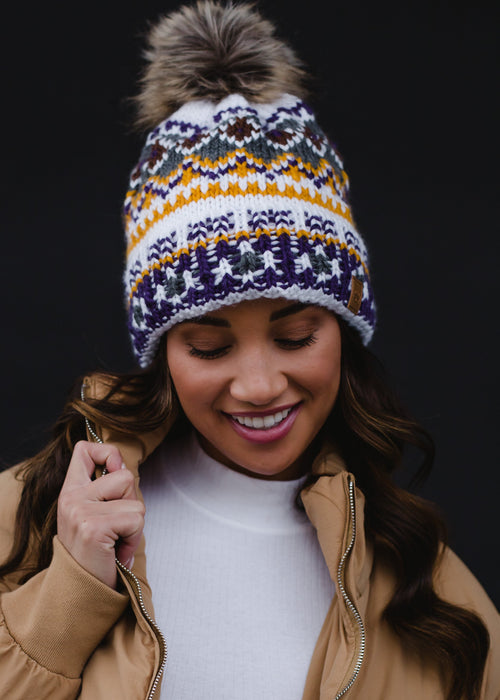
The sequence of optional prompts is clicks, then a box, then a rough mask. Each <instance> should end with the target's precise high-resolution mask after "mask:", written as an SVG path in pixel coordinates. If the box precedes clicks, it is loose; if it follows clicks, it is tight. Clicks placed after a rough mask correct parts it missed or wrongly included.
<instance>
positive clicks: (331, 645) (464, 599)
mask: <svg viewBox="0 0 500 700" xmlns="http://www.w3.org/2000/svg"><path fill="white" fill-rule="evenodd" d="M164 436H165V431H161V430H159V431H157V432H156V433H154V434H150V435H147V436H146V437H145V438H144V439H143V440H137V441H130V442H126V443H125V442H120V443H117V442H116V441H114V442H115V444H117V446H118V447H119V449H120V450H121V452H122V456H123V458H124V461H125V463H126V465H127V467H128V468H129V469H130V470H132V471H133V473H134V474H135V475H136V478H137V479H139V474H138V473H139V464H140V463H141V462H142V461H143V460H144V459H145V458H146V457H147V455H148V454H150V453H151V452H152V450H153V449H154V448H155V447H156V446H157V445H158V444H159V443H160V442H161V440H162V439H163V438H164ZM102 437H103V439H104V440H105V441H113V438H112V436H110V435H106V434H104V435H102ZM314 468H315V471H318V472H319V473H321V474H322V476H321V478H320V479H318V481H317V483H316V484H315V485H314V486H313V487H311V488H310V489H308V490H307V491H304V492H303V494H302V497H303V502H304V505H305V508H306V512H307V515H308V517H309V518H310V520H311V522H312V523H313V525H314V527H315V528H316V530H317V534H318V538H319V542H320V546H321V549H322V551H323V554H324V557H325V560H326V562H327V564H328V567H329V570H330V573H331V576H332V579H333V580H334V581H335V583H336V590H337V593H336V595H335V597H334V599H333V601H332V604H331V606H330V610H329V612H328V615H327V617H326V620H325V623H324V625H323V628H322V631H321V633H320V636H319V639H318V642H317V645H316V648H315V651H314V654H313V658H312V661H311V665H310V669H309V674H308V677H307V682H306V687H305V690H304V693H303V700H334V699H336V698H340V697H343V698H346V700H403V699H406V698H408V699H411V700H431V699H432V700H439V699H443V698H444V697H445V696H444V690H443V679H442V677H441V675H440V671H439V668H437V667H432V666H430V665H429V663H428V662H423V661H421V660H419V659H418V658H417V657H416V656H414V655H413V654H412V653H411V652H410V651H409V650H407V649H406V648H404V646H402V645H401V643H400V642H399V640H398V638H397V637H396V636H395V635H394V634H393V632H392V631H391V629H390V628H389V626H388V625H387V624H386V623H385V622H384V621H383V620H382V616H381V614H382V611H383V609H384V607H385V605H386V604H387V602H388V601H389V599H390V597H391V592H392V590H393V586H394V581H393V578H392V576H391V573H390V572H389V571H388V570H387V569H385V568H384V567H383V566H381V565H378V564H377V563H374V561H373V553H372V551H371V549H370V547H369V546H368V544H367V542H366V539H365V533H364V527H363V505H364V499H363V495H362V494H361V493H360V492H359V490H357V489H356V487H355V483H354V477H353V476H352V475H351V474H349V473H348V472H347V471H346V470H345V468H344V467H343V465H342V464H341V463H340V461H339V460H338V458H336V457H335V456H334V455H332V454H329V455H326V456H324V457H323V458H322V459H321V460H319V461H318V463H317V464H315V467H314ZM17 471H18V470H16V468H13V469H10V470H7V471H5V472H3V473H1V474H0V560H2V561H4V560H5V558H6V556H7V554H8V552H9V550H10V547H11V543H12V538H13V528H14V517H15V511H16V506H17V503H18V500H19V497H20V493H21V489H22V483H21V481H20V480H18V478H17V477H16V473H17ZM145 571H146V561H145V543H144V538H143V541H142V543H141V546H140V548H139V550H138V552H137V553H136V556H135V561H134V565H133V571H132V572H130V571H128V570H126V569H124V568H121V569H120V570H119V573H120V577H121V581H122V584H123V585H122V587H121V589H120V591H114V590H112V589H110V588H109V587H107V586H106V585H105V584H103V583H101V582H100V581H98V580H97V579H95V578H94V577H93V576H92V575H91V574H89V573H87V572H86V571H85V570H84V569H82V567H80V566H79V564H77V562H76V561H75V560H74V559H73V558H72V557H71V555H70V554H69V553H68V552H67V551H66V550H65V548H64V547H63V545H62V544H61V543H60V542H59V540H58V538H57V536H56V537H55V539H54V555H53V559H52V562H51V564H50V566H49V567H48V569H46V570H44V571H42V572H40V573H39V574H37V575H36V576H34V577H33V578H32V579H30V580H29V581H28V582H27V583H25V584H24V585H18V583H17V580H18V578H19V576H18V575H16V576H12V577H9V578H8V579H7V580H2V581H0V698H2V700H35V699H36V700H44V699H45V698H47V699H49V698H50V700H69V699H70V698H71V699H73V698H82V699H83V700H115V699H116V700H146V699H152V698H159V688H160V684H161V676H162V671H163V668H164V664H165V659H166V648H165V641H164V638H163V635H162V634H161V632H160V631H159V630H158V628H157V627H156V624H155V623H154V612H153V609H152V598H151V590H150V588H149V585H148V583H147V581H146V577H145ZM21 573H22V571H20V572H19V575H20V574H21ZM436 589H437V591H438V593H439V594H440V595H441V596H442V597H443V598H445V599H446V600H448V601H450V602H452V603H455V604H458V605H463V606H465V607H468V608H470V609H472V610H474V611H476V612H477V613H478V614H479V615H480V616H481V617H482V619H483V620H484V622H485V623H486V625H487V626H488V628H489V631H490V635H491V642H492V645H491V652H490V656H489V659H488V664H487V669H486V674H485V679H484V683H483V690H482V694H481V700H498V699H499V698H500V617H499V614H498V612H497V610H496V609H495V607H494V605H493V603H492V602H491V600H490V599H489V598H488V596H487V595H486V593H485V592H484V590H483V589H482V587H481V586H480V584H479V583H478V582H477V580H476V579H475V578H474V576H473V575H472V574H471V572H470V571H469V570H468V569H467V568H466V567H465V565H464V564H463V563H462V562H461V561H460V560H459V559H458V558H457V556H456V555H455V554H453V552H451V551H450V550H446V552H445V554H444V556H443V559H442V562H441V565H440V567H439V569H438V571H437V573H436ZM167 641H168V640H167Z"/></svg>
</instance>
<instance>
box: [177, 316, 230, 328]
mask: <svg viewBox="0 0 500 700" xmlns="http://www.w3.org/2000/svg"><path fill="white" fill-rule="evenodd" d="M183 323H196V324H198V325H199V326H219V327H221V328H231V324H230V323H229V321H226V319H225V318H219V317H218V316H197V317H196V318H188V319H186V320H185V321H183Z"/></svg>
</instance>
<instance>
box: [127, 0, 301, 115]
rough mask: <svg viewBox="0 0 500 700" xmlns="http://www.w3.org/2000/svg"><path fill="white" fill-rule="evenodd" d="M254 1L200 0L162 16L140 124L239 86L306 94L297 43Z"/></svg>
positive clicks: (256, 91)
mask: <svg viewBox="0 0 500 700" xmlns="http://www.w3.org/2000/svg"><path fill="white" fill-rule="evenodd" d="M274 32H275V28H274V26H273V24H271V22H269V21H268V20H266V19H264V18H262V17H261V15H260V14H259V13H258V12H257V11H256V10H255V9H254V7H253V6H252V5H250V4H246V3H239V4H233V3H232V2H228V3H226V4H222V3H218V2H215V1H214V0H198V2H197V3H196V4H194V5H186V6H183V7H181V8H180V9H179V10H176V11H174V12H172V13H171V14H169V15H166V16H164V17H162V18H161V19H160V20H159V21H158V22H157V23H156V24H155V25H154V26H153V27H152V29H151V30H150V32H149V36H148V47H147V50H146V54H145V57H146V60H147V66H146V70H145V72H144V75H143V77H142V79H141V89H140V93H139V94H138V95H137V97H136V98H135V101H136V104H137V119H136V122H137V126H138V127H140V128H146V129H149V128H152V127H154V126H156V125H157V124H158V123H159V122H161V121H162V120H163V119H166V118H167V117H168V116H169V115H170V114H172V112H174V111H175V110H177V109H178V108H179V107H181V106H182V105H183V104H185V103H186V102H190V101H192V100H200V99H203V100H211V101H214V102H217V101H219V100H221V99H223V98H224V97H225V96H227V95H230V94H233V93H239V94H241V95H243V96H244V97H245V98H246V99H248V100H249V101H253V102H261V103H263V102H272V101H273V100H274V99H275V98H276V97H278V96H279V95H281V94H283V93H285V92H286V93H291V94H293V95H295V96H297V97H302V98H304V97H305V96H306V89H305V87H304V82H305V78H306V73H305V71H304V70H303V67H302V64H301V62H300V60H299V59H298V57H297V56H296V55H295V53H294V52H293V50H292V49H291V48H290V47H289V46H288V45H287V44H286V43H285V42H284V41H282V40H281V39H278V38H276V37H275V36H274Z"/></svg>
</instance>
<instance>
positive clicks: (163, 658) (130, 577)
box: [116, 559, 167, 700]
mask: <svg viewBox="0 0 500 700" xmlns="http://www.w3.org/2000/svg"><path fill="white" fill-rule="evenodd" d="M116 565H117V567H118V568H119V569H120V571H121V572H122V573H123V574H124V576H125V577H126V579H127V581H128V582H129V583H130V585H131V586H132V588H133V589H134V593H135V597H136V600H137V602H138V603H139V608H140V610H141V613H142V615H143V617H144V619H145V620H146V622H148V624H149V626H150V627H151V629H152V630H153V632H154V634H155V636H156V639H157V640H158V643H159V645H160V665H159V666H158V670H157V671H156V675H155V677H154V681H153V685H152V686H151V690H150V692H149V694H148V696H147V698H146V700H152V699H153V698H154V696H155V694H156V691H157V689H158V684H159V682H160V679H161V677H162V675H163V671H164V669H165V664H166V663H167V643H166V641H165V637H164V636H163V633H162V631H161V630H160V628H159V627H158V625H157V624H156V622H155V621H154V620H153V618H152V617H151V615H150V614H149V613H148V611H147V609H146V606H145V605H144V599H143V597H142V588H141V584H140V583H139V579H138V578H137V576H136V575H135V574H133V573H132V572H131V571H130V569H127V567H126V566H124V565H123V564H122V563H121V561H118V559H116Z"/></svg>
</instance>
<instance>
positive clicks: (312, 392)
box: [167, 299, 341, 479]
mask: <svg viewBox="0 0 500 700" xmlns="http://www.w3.org/2000/svg"><path fill="white" fill-rule="evenodd" d="M340 345H341V340H340V328H339V324H338V322H337V320H336V318H335V316H334V315H333V314H332V313H331V312H330V311H327V310H325V309H322V308H320V307H318V306H312V305H311V306H309V305H303V304H299V303H297V302H290V301H287V300H285V299H257V300H255V301H243V302H241V303H239V304H236V305H234V306H227V307H224V308H222V309H219V310H218V311H214V312H210V313H209V314H207V315H205V316H202V317H199V318H196V319H193V320H190V321H185V322H183V323H179V324H178V325H177V326H174V328H172V329H171V330H170V331H168V334H167V361H168V365H169V368H170V373H171V376H172V379H173V382H174V385H175V388H176V391H177V395H178V397H179V401H180V403H181V405H182V408H183V410H184V412H185V414H186V416H187V417H188V419H189V420H190V422H191V423H192V425H193V426H194V428H195V429H196V430H197V432H198V434H199V438H200V442H201V444H202V446H203V448H204V449H205V451H206V452H207V453H208V454H209V455H210V456H212V457H214V458H215V459H217V460H218V461H220V462H222V463H223V464H225V465H227V466H228V467H230V468H232V469H235V470H237V471H240V472H244V473H249V474H251V475H252V476H256V477H260V478H270V479H294V478H297V477H299V476H300V475H301V474H303V473H305V471H307V469H308V467H309V466H310V464H308V463H306V456H305V452H306V450H307V448H308V447H309V446H310V445H311V443H312V441H313V439H314V437H315V436H316V434H317V433H318V431H319V430H320V428H321V427H322V425H323V424H324V422H325V420H326V418H327V416H328V415H329V413H330V411H331V409H332V407H333V404H334V403H335V399H336V397H337V393H338V388H339V382H340Z"/></svg>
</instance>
